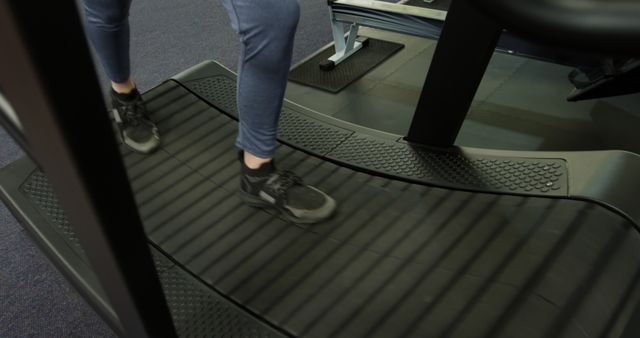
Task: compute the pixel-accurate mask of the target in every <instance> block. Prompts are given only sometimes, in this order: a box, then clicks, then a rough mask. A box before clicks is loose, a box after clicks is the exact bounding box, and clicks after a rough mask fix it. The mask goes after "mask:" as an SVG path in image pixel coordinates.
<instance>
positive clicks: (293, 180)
mask: <svg viewBox="0 0 640 338" xmlns="http://www.w3.org/2000/svg"><path fill="white" fill-rule="evenodd" d="M277 175H278V176H277V177H276V179H274V180H273V182H271V184H270V188H271V189H273V191H274V192H275V193H276V194H277V195H278V196H282V197H284V196H286V193H287V190H289V188H291V187H293V186H294V185H302V179H301V178H300V177H299V176H297V175H296V174H294V173H292V172H291V171H288V170H285V171H282V172H280V173H278V174H277Z"/></svg>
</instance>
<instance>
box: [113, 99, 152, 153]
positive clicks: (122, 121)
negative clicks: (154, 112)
mask: <svg viewBox="0 0 640 338" xmlns="http://www.w3.org/2000/svg"><path fill="white" fill-rule="evenodd" d="M111 104H112V106H113V118H114V119H115V120H116V123H117V126H118V131H119V134H120V139H121V140H122V143H124V144H125V145H126V146H128V147H129V148H131V150H133V151H135V152H138V153H142V154H149V153H152V152H154V151H155V150H156V149H158V147H160V134H159V132H158V127H156V125H155V124H154V123H153V122H151V120H149V118H148V117H147V109H146V108H145V106H144V101H143V100H142V96H141V95H140V93H139V92H138V90H137V89H134V90H133V91H132V92H131V93H129V94H118V93H116V92H115V91H113V90H111Z"/></svg>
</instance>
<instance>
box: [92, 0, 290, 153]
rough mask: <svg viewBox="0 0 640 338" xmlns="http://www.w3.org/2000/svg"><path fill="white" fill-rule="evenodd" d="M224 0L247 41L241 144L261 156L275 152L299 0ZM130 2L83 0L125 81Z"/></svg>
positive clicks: (98, 39)
mask: <svg viewBox="0 0 640 338" xmlns="http://www.w3.org/2000/svg"><path fill="white" fill-rule="evenodd" d="M221 1H222V3H223V5H224V8H225V9H226V10H227V13H228V15H229V18H230V20H231V24H232V26H233V28H234V29H235V31H236V32H237V33H238V35H239V37H240V40H241V42H242V51H241V55H240V62H239V65H238V88H237V93H238V95H237V97H238V110H239V115H240V129H239V132H238V138H237V140H236V145H237V146H238V147H239V148H240V149H243V150H245V151H248V152H249V153H251V154H254V155H256V156H260V157H273V153H274V150H275V147H276V133H277V126H278V118H279V116H280V110H281V108H282V99H283V97H284V91H285V87H286V84H287V75H288V72H289V67H290V64H291V53H292V50H293V37H294V34H295V31H296V27H297V25H298V19H299V17H300V8H299V4H298V0H221ZM130 5H131V0H84V8H85V12H86V20H87V35H88V36H89V40H90V41H91V44H92V45H93V47H94V49H95V50H96V52H97V54H98V57H99V59H100V62H101V63H102V65H103V67H104V69H105V71H106V73H107V75H108V76H109V78H110V79H111V80H112V81H114V82H125V81H126V80H127V79H128V78H129V76H130V62H129V21H128V16H129V7H130Z"/></svg>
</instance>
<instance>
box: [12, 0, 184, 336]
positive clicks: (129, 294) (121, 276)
mask: <svg viewBox="0 0 640 338" xmlns="http://www.w3.org/2000/svg"><path fill="white" fill-rule="evenodd" d="M0 45H1V46H2V52H0V85H1V86H2V89H3V92H4V94H5V95H6V97H7V98H8V99H9V101H10V102H11V103H12V105H13V106H14V108H15V110H16V113H17V114H18V117H19V119H20V122H21V124H22V131H23V133H24V136H25V140H26V142H27V144H28V147H29V150H30V153H31V154H32V155H33V156H34V159H35V160H36V162H37V163H38V164H39V165H40V166H41V167H42V168H43V170H44V171H45V173H46V174H47V176H48V178H49V179H50V181H51V182H52V184H53V186H54V188H55V190H56V192H57V194H58V196H59V198H60V200H61V202H62V205H63V207H64V208H65V210H66V211H67V214H68V216H69V219H70V221H71V223H72V225H73V227H74V229H75V231H76V232H77V233H78V236H79V238H80V243H81V245H82V247H83V249H84V250H85V252H86V254H87V256H88V258H89V262H90V263H91V266H92V267H93V270H94V271H95V273H96V275H97V277H98V279H99V280H100V283H101V285H102V287H103V288H104V290H105V292H106V294H107V297H108V299H109V301H110V303H111V306H112V307H113V309H114V310H115V312H116V314H117V316H118V319H119V321H120V327H121V328H122V330H123V333H124V334H125V335H126V336H129V337H136V338H137V337H175V336H176V333H175V329H174V326H173V322H172V319H171V315H170V313H169V309H168V307H167V304H166V301H165V299H164V295H163V292H162V288H161V285H160V282H159V280H158V276H157V273H156V271H155V267H154V264H153V260H152V258H151V254H150V252H149V249H148V244H147V240H146V235H145V233H144V230H143V228H142V223H141V220H140V217H139V215H138V210H137V207H136V204H135V201H134V199H133V194H132V191H131V188H130V186H129V181H128V179H127V175H126V172H125V169H124V166H123V164H122V159H121V157H120V152H119V151H118V147H117V144H116V142H115V139H114V136H113V130H112V129H111V125H110V123H109V119H108V116H107V114H106V111H105V104H104V102H103V99H102V95H101V92H100V89H99V87H98V85H97V83H98V82H97V78H96V74H95V70H94V69H93V64H92V62H91V55H90V54H89V51H88V48H87V43H86V40H85V37H84V34H83V29H82V25H81V22H80V20H79V17H78V13H77V8H76V3H75V1H73V0H56V1H33V0H6V1H1V2H0Z"/></svg>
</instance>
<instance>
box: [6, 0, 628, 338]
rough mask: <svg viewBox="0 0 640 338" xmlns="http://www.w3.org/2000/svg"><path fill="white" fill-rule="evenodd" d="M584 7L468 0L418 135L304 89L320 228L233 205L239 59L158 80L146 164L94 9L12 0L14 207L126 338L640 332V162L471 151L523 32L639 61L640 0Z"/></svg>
mask: <svg viewBox="0 0 640 338" xmlns="http://www.w3.org/2000/svg"><path fill="white" fill-rule="evenodd" d="M585 1H587V0H573V1H565V2H562V3H561V4H558V3H556V2H555V1H552V0H538V1H524V0H522V1H516V0H496V1H492V2H485V1H479V0H453V2H452V4H451V7H450V9H449V12H448V16H447V21H446V23H445V25H444V28H443V32H442V36H441V38H440V40H439V43H438V47H437V49H436V53H435V56H434V59H433V64H432V66H431V67H430V70H429V73H428V74H427V78H426V81H425V86H424V89H423V93H422V96H421V99H420V102H419V104H418V106H417V108H416V113H415V116H414V119H413V123H412V126H411V128H410V130H409V133H408V134H407V135H393V134H389V133H384V132H381V131H376V130H371V129H367V128H364V127H362V126H358V125H354V124H350V123H346V122H344V121H340V120H337V119H334V118H332V117H328V116H325V115H322V114H320V113H318V112H315V111H312V110H309V109H306V108H305V107H303V106H300V105H298V104H296V103H295V102H290V101H286V102H285V104H284V106H283V112H282V114H281V118H280V130H279V136H278V137H279V141H280V144H279V147H278V150H277V157H276V158H277V159H278V161H279V166H281V167H283V168H290V169H292V170H295V171H296V172H298V173H299V174H300V175H302V176H303V177H304V178H305V180H307V181H308V182H309V183H310V184H313V185H316V186H318V187H320V188H322V189H323V190H325V191H327V192H328V193H330V194H331V195H332V196H333V197H334V198H335V199H336V200H337V201H338V202H339V211H338V213H337V214H336V215H335V217H334V218H333V219H331V220H329V221H326V222H324V223H321V224H318V225H315V226H301V225H296V224H291V223H288V222H286V221H285V220H284V219H283V218H281V217H279V215H278V214H276V213H272V212H271V211H268V210H261V209H253V208H250V207H248V206H245V205H243V204H242V203H241V202H240V200H239V199H238V198H237V197H236V196H235V191H236V188H237V184H238V177H236V176H237V175H238V172H239V171H238V168H237V163H236V161H237V159H236V156H237V155H236V151H235V149H234V145H233V143H234V142H233V140H234V133H235V130H236V129H237V109H236V101H235V87H236V83H235V81H236V78H235V74H234V73H233V72H232V71H230V70H228V69H225V68H224V67H223V66H221V65H220V64H217V63H215V62H213V61H209V62H204V63H202V64H199V65H197V66H194V67H192V68H190V69H188V70H185V71H184V72H182V73H180V74H177V75H176V76H174V77H173V78H171V79H169V80H167V81H166V82H164V83H162V84H161V85H159V86H157V87H156V88H154V89H152V90H150V91H149V92H147V93H145V94H144V95H145V100H146V101H147V102H148V108H149V111H150V113H151V118H152V119H153V120H154V121H155V122H156V123H157V124H158V126H159V128H160V130H161V133H162V135H163V147H162V149H161V150H160V151H158V152H156V153H154V154H152V155H149V156H142V155H138V154H135V153H132V152H130V151H128V150H127V149H126V148H124V147H122V146H118V144H117V143H116V142H115V139H114V137H113V130H112V126H111V124H110V123H109V120H108V117H107V115H106V114H104V113H103V111H104V106H105V105H104V102H103V101H102V96H101V93H100V90H99V88H98V85H97V79H96V75H95V71H94V68H93V65H92V63H91V58H90V53H89V51H88V48H87V44H86V40H85V38H84V36H83V35H82V29H81V23H80V21H79V19H78V15H77V12H76V10H77V9H76V5H75V2H74V1H71V0H66V1H63V0H61V1H56V2H55V3H54V2H45V3H42V4H39V7H40V10H39V11H38V12H34V11H33V10H32V8H30V6H29V3H28V2H25V1H17V0H16V1H5V2H1V3H0V39H1V40H0V41H2V43H3V45H5V46H6V48H5V49H4V50H3V52H2V53H0V93H1V95H2V97H4V99H3V100H2V102H5V103H3V104H2V105H1V106H0V107H2V110H3V112H4V114H0V119H1V120H2V123H3V125H4V126H5V128H7V130H8V132H10V133H11V134H12V136H13V137H14V138H15V139H16V141H17V142H18V143H19V144H20V145H21V146H22V147H23V149H25V150H26V151H27V152H28V154H29V156H28V157H25V158H23V159H21V160H18V161H16V162H14V163H12V164H10V165H8V166H7V167H5V168H4V169H2V170H1V171H0V191H1V195H2V198H3V200H4V202H5V204H6V205H7V206H8V207H9V208H11V210H12V212H13V213H14V215H15V216H16V218H17V219H19V220H20V221H21V223H22V224H23V226H24V227H25V228H26V229H27V230H28V231H29V233H30V234H31V235H32V237H33V239H34V241H35V242H37V243H38V244H39V245H40V247H41V249H42V251H43V252H44V253H45V254H46V255H47V256H48V257H49V258H50V260H51V261H52V263H53V264H55V265H56V267H57V268H58V269H59V270H60V271H61V272H63V274H64V275H65V276H66V277H67V278H68V279H69V281H70V282H71V283H72V284H73V285H74V286H75V287H76V288H77V289H78V290H79V292H80V293H81V294H82V295H83V296H84V297H85V298H86V299H87V301H88V302H89V303H90V304H91V305H92V306H94V307H95V308H96V310H97V312H98V313H99V314H100V315H101V316H102V317H103V318H104V319H105V321H106V322H107V323H109V324H110V325H111V326H112V328H113V329H114V331H115V332H116V333H118V334H120V335H122V336H126V337H176V336H181V337H192V336H193V337H289V336H300V337H584V336H588V337H591V336H597V337H638V336H640V283H639V282H640V234H639V232H638V230H639V228H638V225H639V224H640V210H639V209H640V208H638V202H637V200H638V199H637V194H638V190H639V189H638V188H640V177H639V176H640V175H638V172H640V157H639V156H638V155H637V154H633V153H628V152H622V151H614V150H611V151H586V152H533V151H527V152H518V151H501V150H493V149H477V148H467V147H456V146H454V145H453V144H454V141H455V138H456V135H457V133H458V131H459V128H460V125H461V123H462V121H463V120H464V117H465V115H466V113H467V110H468V108H469V105H470V103H471V100H472V98H473V95H474V93H475V91H476V89H477V86H478V83H479V82H480V79H481V78H482V75H483V73H484V70H485V68H486V65H487V63H488V61H489V59H490V57H491V54H492V52H493V50H494V49H495V44H496V41H497V39H498V36H499V34H500V32H501V31H502V29H503V28H508V29H510V30H514V31H521V32H522V33H523V34H527V35H528V36H531V37H532V38H538V39H546V40H548V41H549V42H552V43H562V44H567V45H572V47H582V48H592V49H596V51H599V52H606V53H628V54H633V55H638V54H640V50H639V48H640V47H638V46H639V45H638V44H635V43H632V42H633V41H638V39H639V38H640V26H638V25H639V23H638V21H637V20H636V18H637V15H638V14H639V13H640V6H639V5H638V4H635V3H629V2H625V1H622V0H618V1H611V0H609V1H604V0H589V1H588V2H589V3H590V4H592V5H593V6H591V7H589V8H586V7H585V8H583V12H582V13H579V14H580V17H579V18H578V17H576V13H575V12H574V10H572V8H574V7H571V6H569V2H571V3H573V4H580V3H583V2H585ZM565 5H567V6H568V7H566V8H565V7H564V6H565ZM540 13H554V15H539V14H540ZM61 17H64V18H65V20H59V18H61ZM583 18H587V19H588V18H598V19H599V20H600V21H598V22H609V21H608V20H611V22H613V21H615V22H617V25H612V26H611V27H609V26H606V25H605V27H599V26H593V25H584V24H582V23H581V22H582V21H581V20H582V19H583ZM467 25H472V27H475V29H474V30H473V31H472V32H469V31H468V30H466V29H465V27H467ZM552 33H553V34H552ZM59 36H65V37H66V39H65V40H64V41H61V40H60V39H58V37H59ZM460 48H465V49H467V50H474V51H476V52H477V54H476V55H477V57H474V58H473V59H468V60H465V59H464V57H463V56H464V55H463V53H455V52H452V51H455V50H459V49H460ZM52 51H55V52H52ZM67 64H71V65H73V67H62V65H67ZM69 72H71V73H70V74H69ZM63 75H64V76H63ZM71 79H73V82H74V83H83V84H86V85H85V87H84V88H83V89H84V93H83V94H84V95H83V96H81V97H79V98H78V97H77V95H76V93H74V94H71V93H69V92H66V91H65V90H64V88H65V87H67V86H65V85H66V84H68V83H65V81H69V83H70V81H71ZM54 84H56V85H54ZM78 107H82V109H79V108H78ZM11 112H14V113H15V114H10V113H11ZM87 140H91V142H90V143H91V144H88V143H89V142H88V141H87ZM96 149H97V151H96Z"/></svg>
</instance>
